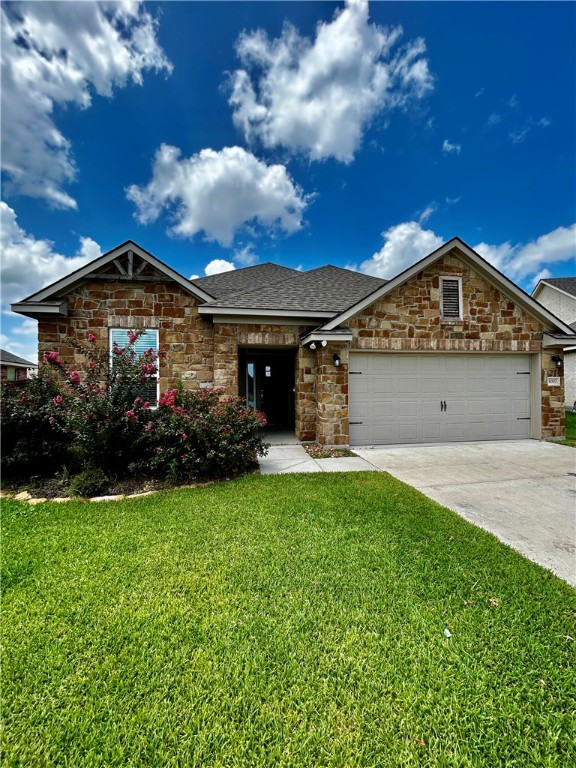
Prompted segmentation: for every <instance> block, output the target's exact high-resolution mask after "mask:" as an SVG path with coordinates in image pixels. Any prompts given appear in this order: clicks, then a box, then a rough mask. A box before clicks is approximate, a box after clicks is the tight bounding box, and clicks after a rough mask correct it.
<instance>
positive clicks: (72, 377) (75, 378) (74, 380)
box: [68, 371, 80, 385]
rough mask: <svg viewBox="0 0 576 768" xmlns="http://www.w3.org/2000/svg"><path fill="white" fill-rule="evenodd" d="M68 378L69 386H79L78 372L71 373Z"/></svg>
mask: <svg viewBox="0 0 576 768" xmlns="http://www.w3.org/2000/svg"><path fill="white" fill-rule="evenodd" d="M68 378H69V380H70V384H75V385H78V384H80V374H79V373H78V371H72V373H71V374H70V376H69V377H68Z"/></svg>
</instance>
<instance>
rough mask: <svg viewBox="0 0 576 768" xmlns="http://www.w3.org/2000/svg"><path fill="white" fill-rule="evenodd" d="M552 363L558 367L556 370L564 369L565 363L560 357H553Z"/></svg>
mask: <svg viewBox="0 0 576 768" xmlns="http://www.w3.org/2000/svg"><path fill="white" fill-rule="evenodd" d="M552 362H553V363H554V365H555V366H556V368H563V367H564V361H563V360H562V358H561V357H560V355H552Z"/></svg>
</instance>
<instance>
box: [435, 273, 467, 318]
mask: <svg viewBox="0 0 576 768" xmlns="http://www.w3.org/2000/svg"><path fill="white" fill-rule="evenodd" d="M440 286H441V289H442V290H441V306H442V317H445V318H448V319H459V318H461V317H462V280H461V278H459V277H441V278H440Z"/></svg>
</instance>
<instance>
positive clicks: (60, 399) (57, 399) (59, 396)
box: [52, 395, 64, 405]
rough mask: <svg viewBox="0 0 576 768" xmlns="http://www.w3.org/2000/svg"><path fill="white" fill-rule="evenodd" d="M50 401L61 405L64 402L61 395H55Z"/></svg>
mask: <svg viewBox="0 0 576 768" xmlns="http://www.w3.org/2000/svg"><path fill="white" fill-rule="evenodd" d="M52 402H53V403H54V405H62V403H63V402H64V398H63V397H62V395H56V397H54V398H53V399H52Z"/></svg>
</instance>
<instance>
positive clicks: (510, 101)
mask: <svg viewBox="0 0 576 768" xmlns="http://www.w3.org/2000/svg"><path fill="white" fill-rule="evenodd" d="M506 103H507V104H508V106H509V107H510V109H516V107H517V106H518V105H519V104H520V102H519V101H518V97H517V96H516V94H515V93H514V94H512V96H510V98H509V99H508V101H507V102H506Z"/></svg>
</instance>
